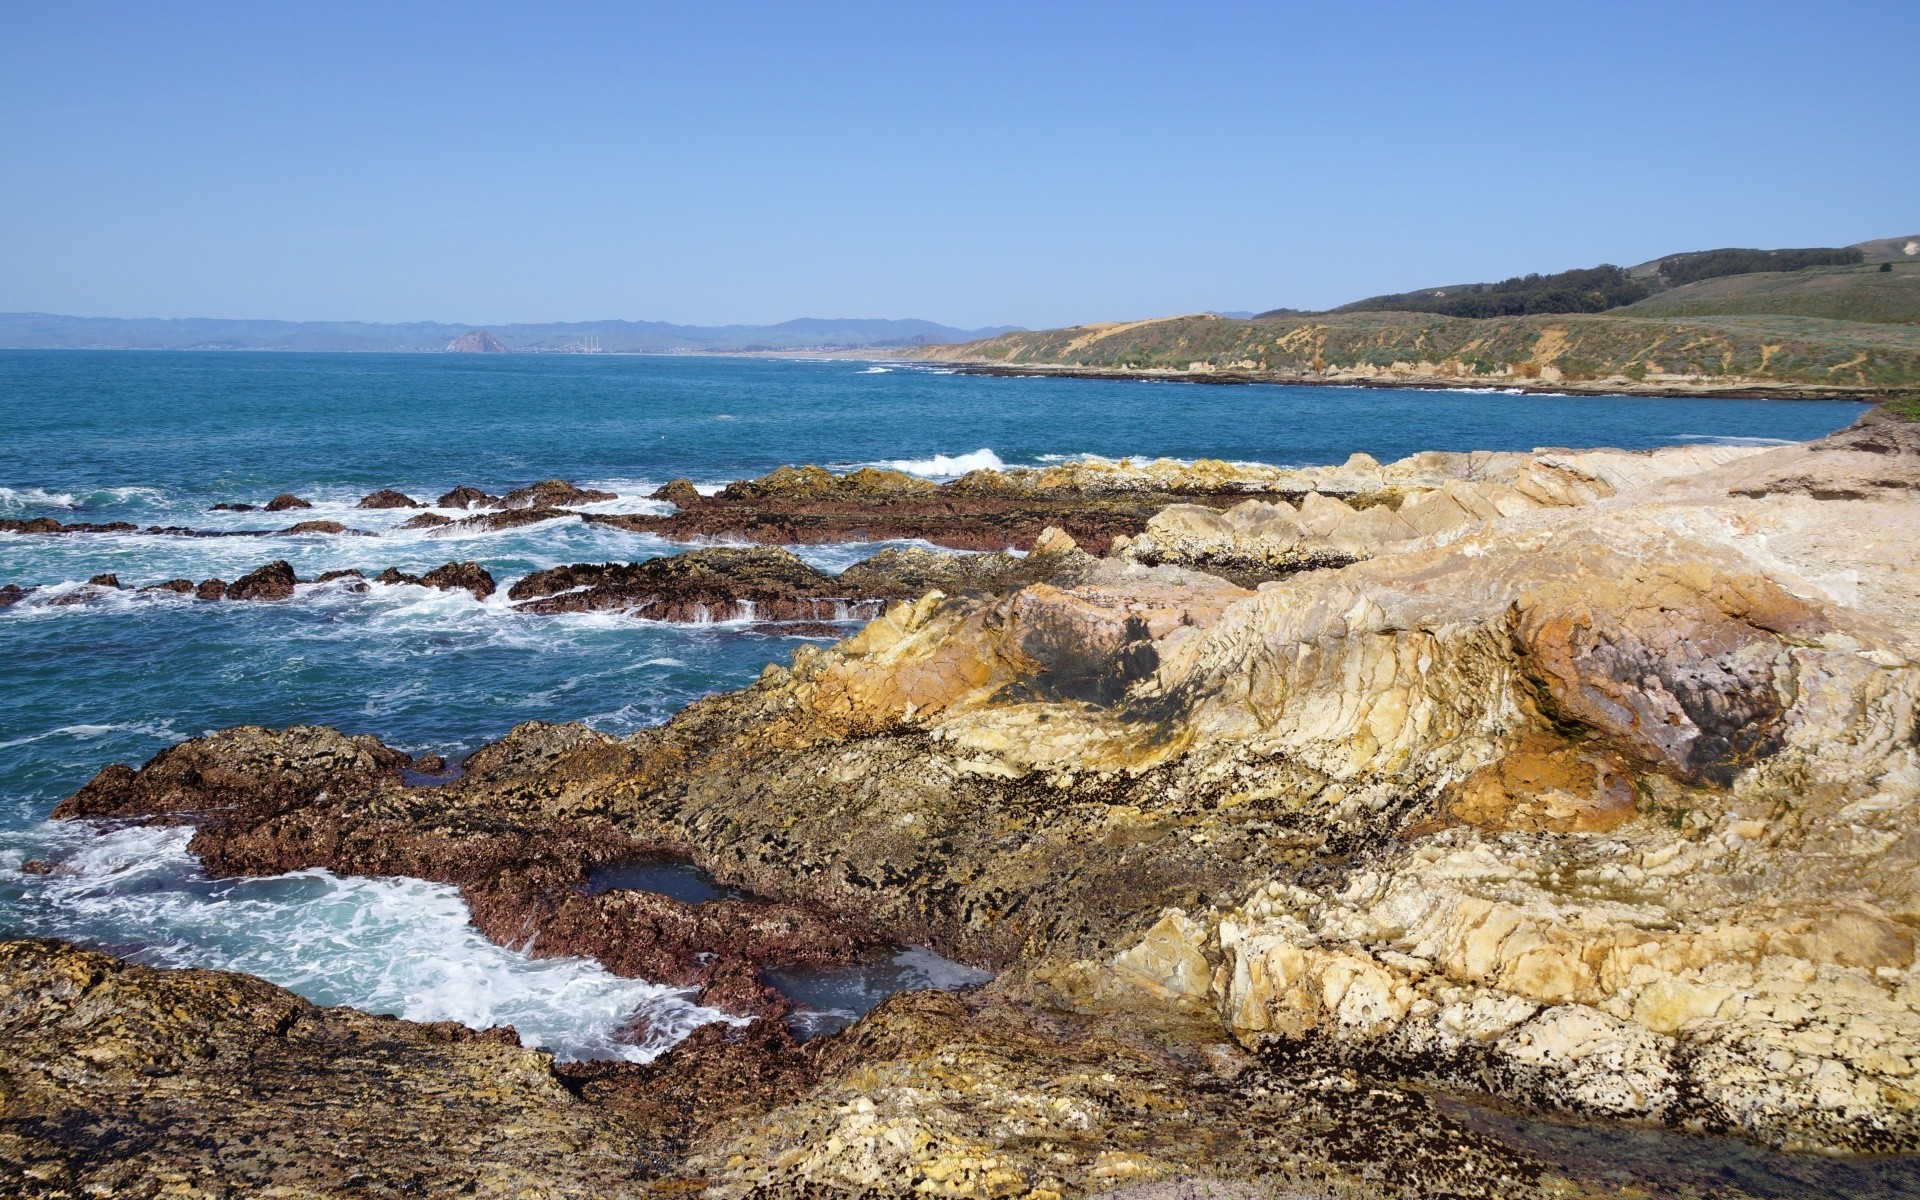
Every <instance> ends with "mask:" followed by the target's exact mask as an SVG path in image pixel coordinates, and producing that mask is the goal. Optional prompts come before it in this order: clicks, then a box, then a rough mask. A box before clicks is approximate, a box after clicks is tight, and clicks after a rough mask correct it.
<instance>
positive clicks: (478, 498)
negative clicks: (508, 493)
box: [433, 483, 500, 508]
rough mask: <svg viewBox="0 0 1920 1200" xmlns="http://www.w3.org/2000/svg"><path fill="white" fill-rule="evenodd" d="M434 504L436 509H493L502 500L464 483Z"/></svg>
mask: <svg viewBox="0 0 1920 1200" xmlns="http://www.w3.org/2000/svg"><path fill="white" fill-rule="evenodd" d="M433 503H434V506H435V507H436V508H492V507H494V506H495V505H497V504H499V503H500V498H499V497H498V496H489V495H487V494H486V493H485V492H483V491H481V490H480V489H479V488H477V487H469V486H468V485H466V484H464V483H463V484H461V485H460V486H459V487H457V488H454V489H453V490H452V491H450V492H448V493H447V494H446V495H444V496H441V497H440V498H439V499H438V500H435V501H434V502H433Z"/></svg>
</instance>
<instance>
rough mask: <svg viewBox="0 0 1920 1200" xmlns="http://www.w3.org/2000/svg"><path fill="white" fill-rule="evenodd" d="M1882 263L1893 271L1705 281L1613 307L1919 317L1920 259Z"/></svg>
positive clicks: (1649, 311)
mask: <svg viewBox="0 0 1920 1200" xmlns="http://www.w3.org/2000/svg"><path fill="white" fill-rule="evenodd" d="M1884 265H1885V266H1887V267H1889V268H1891V269H1889V270H1882V269H1881V266H1880V265H1875V264H1871V263H1869V264H1866V265H1862V266H1854V267H1808V268H1806V269H1805V270H1800V271H1788V272H1767V273H1763V274H1754V275H1728V276H1723V277H1721V278H1718V279H1703V280H1701V281H1700V282H1699V283H1690V284H1687V285H1686V286H1684V287H1676V288H1670V289H1668V290H1667V291H1664V292H1659V293H1657V294H1655V295H1653V296H1649V297H1648V298H1646V299H1645V300H1641V301H1639V302H1637V303H1635V304H1631V305H1628V306H1627V307H1625V308H1623V309H1618V310H1616V311H1618V312H1620V313H1623V314H1630V315H1633V316H1644V317H1707V316H1729V315H1741V314H1754V313H1779V314H1784V315H1791V316H1800V317H1826V318H1828V319H1831V320H1835V321H1876V322H1892V323H1902V322H1913V321H1920V260H1916V259H1908V260H1907V261H1905V262H1886V263H1884Z"/></svg>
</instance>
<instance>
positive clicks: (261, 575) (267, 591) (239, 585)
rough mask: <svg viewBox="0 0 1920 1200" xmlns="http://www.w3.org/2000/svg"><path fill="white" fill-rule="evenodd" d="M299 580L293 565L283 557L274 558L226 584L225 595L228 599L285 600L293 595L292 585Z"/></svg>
mask: <svg viewBox="0 0 1920 1200" xmlns="http://www.w3.org/2000/svg"><path fill="white" fill-rule="evenodd" d="M299 582H300V580H299V578H298V577H296V576H295V575H294V573H293V565H292V564H291V563H289V562H287V561H286V560H285V559H276V560H275V561H273V562H270V563H268V564H267V565H266V566H264V567H260V568H258V569H257V570H253V571H249V572H248V573H247V574H245V575H242V576H241V577H240V578H238V579H236V580H234V581H233V582H232V583H231V584H229V585H228V586H227V592H226V595H227V599H229V600H285V599H287V598H288V597H289V596H291V595H293V585H294V584H296V583H299Z"/></svg>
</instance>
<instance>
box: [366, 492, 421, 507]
mask: <svg viewBox="0 0 1920 1200" xmlns="http://www.w3.org/2000/svg"><path fill="white" fill-rule="evenodd" d="M354 507H355V508H421V507H424V506H423V505H422V504H421V503H420V502H419V501H418V500H415V499H414V498H413V497H412V496H409V495H407V494H406V493H405V492H399V491H395V490H394V489H392V488H381V489H380V490H379V491H377V492H369V493H368V494H366V495H364V496H362V497H360V502H359V503H358V504H355V505H354Z"/></svg>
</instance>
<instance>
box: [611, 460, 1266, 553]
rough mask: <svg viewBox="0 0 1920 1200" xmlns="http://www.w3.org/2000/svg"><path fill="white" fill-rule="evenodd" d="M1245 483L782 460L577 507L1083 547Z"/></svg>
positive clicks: (693, 533) (824, 530)
mask: <svg viewBox="0 0 1920 1200" xmlns="http://www.w3.org/2000/svg"><path fill="white" fill-rule="evenodd" d="M1258 496H1259V493H1254V492H1249V491H1223V492H1219V493H1213V492H1205V491H1183V492H1178V493H1175V492H1166V491H1155V490H1150V489H1144V488H1132V487H1128V488H1116V489H1114V490H1108V491H1100V490H1089V489H1088V488H1087V487H1084V486H1075V487H1057V488H1048V487H1039V486H1035V485H1034V484H1032V483H1031V482H1030V481H1027V480H1024V479H1014V478H1010V477H1008V476H1006V475H1003V474H1001V473H1000V472H995V471H975V472H972V473H970V474H968V475H966V476H964V477H962V478H960V479H958V480H955V481H954V482H952V483H946V484H936V483H932V482H930V481H928V480H925V479H918V478H915V477H914V476H911V475H907V474H904V473H902V472H899V471H883V470H878V469H876V468H873V467H863V468H861V469H860V470H858V471H854V472H851V473H849V474H846V475H836V474H834V473H832V472H830V471H826V470H823V469H821V468H819V467H812V466H807V467H781V468H780V469H778V470H776V471H774V472H772V473H771V474H768V475H765V476H762V477H761V478H759V479H746V480H741V481H739V482H736V483H731V484H728V485H727V486H726V487H725V488H724V489H722V490H721V491H720V493H719V494H718V495H715V496H701V495H700V494H699V493H698V492H696V491H695V490H694V489H693V485H692V484H691V483H688V482H687V481H685V480H675V481H673V482H672V483H669V484H667V485H666V486H665V487H662V488H660V489H658V490H657V491H655V492H654V493H653V498H654V499H657V500H668V501H671V502H672V503H673V504H674V505H675V506H676V507H677V508H678V509H679V511H678V512H675V513H671V514H667V515H654V514H644V513H583V514H581V515H582V517H583V518H584V519H585V520H588V521H592V522H595V523H598V524H604V525H612V526H615V527H616V528H620V529H627V530H631V531H633V532H636V533H656V534H660V535H661V536H664V537H669V538H674V539H676V540H684V541H692V540H696V539H722V538H725V539H729V540H734V539H739V540H745V541H750V542H760V543H763V544H764V543H771V544H776V545H810V544H816V543H821V542H844V541H888V540H893V539H909V538H916V539H921V540H925V541H929V542H932V543H934V544H935V545H939V546H947V547H950V548H952V549H956V550H1007V549H1016V550H1026V549H1030V548H1032V546H1033V543H1034V539H1036V538H1037V537H1039V535H1040V533H1041V532H1042V531H1043V530H1044V529H1046V528H1047V527H1048V526H1057V527H1059V528H1060V529H1062V530H1064V531H1065V532H1066V533H1067V534H1068V535H1069V536H1071V537H1072V538H1073V540H1074V541H1076V542H1077V543H1079V544H1080V546H1081V547H1083V548H1084V549H1086V550H1087V551H1089V552H1090V553H1093V554H1096V555H1101V554H1105V553H1106V552H1107V550H1108V548H1109V547H1110V546H1111V545H1112V542H1113V539H1114V538H1115V537H1118V536H1121V535H1123V534H1124V535H1127V536H1133V535H1136V534H1138V533H1139V532H1140V531H1141V530H1143V529H1145V528H1146V523H1147V521H1148V520H1149V519H1150V518H1151V517H1152V516H1153V515H1154V514H1155V513H1157V512H1159V511H1160V510H1161V509H1162V508H1165V507H1166V506H1167V505H1169V504H1199V505H1204V506H1207V507H1212V508H1222V509H1224V508H1228V507H1231V506H1232V505H1234V504H1238V503H1241V502H1242V501H1245V500H1248V499H1252V498H1257V497H1258Z"/></svg>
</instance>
